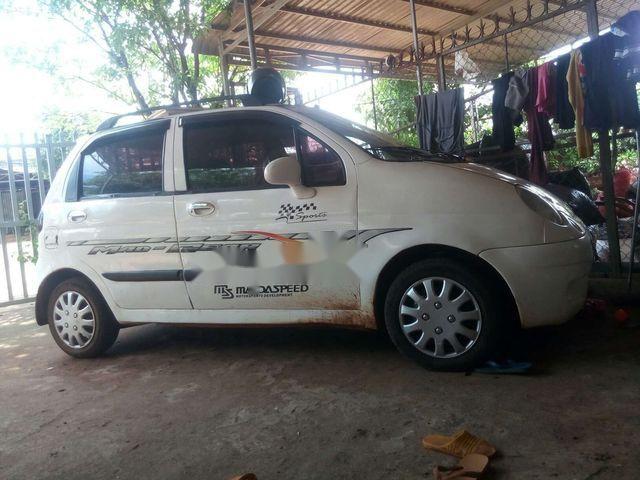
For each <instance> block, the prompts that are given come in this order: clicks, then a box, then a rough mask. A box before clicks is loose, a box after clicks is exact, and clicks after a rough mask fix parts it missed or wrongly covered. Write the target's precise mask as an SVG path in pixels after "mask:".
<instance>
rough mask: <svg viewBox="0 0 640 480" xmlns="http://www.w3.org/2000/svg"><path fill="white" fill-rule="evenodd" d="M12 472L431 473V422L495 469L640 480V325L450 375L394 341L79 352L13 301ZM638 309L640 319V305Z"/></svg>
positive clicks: (194, 338)
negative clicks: (70, 352) (478, 442)
mask: <svg viewBox="0 0 640 480" xmlns="http://www.w3.org/2000/svg"><path fill="white" fill-rule="evenodd" d="M0 314H1V315H0V371H1V374H0V405H2V410H3V412H2V415H0V478H11V479H13V478H63V477H64V478H65V479H75V478H92V479H94V478H105V479H106V478H109V479H111V478H154V479H157V478H191V479H198V478H203V479H204V478H206V479H214V480H215V479H226V478H228V477H230V476H232V475H234V474H238V473H241V472H245V471H253V472H255V473H256V474H258V477H259V479H260V480H269V479H274V480H275V479H277V480H282V479H300V478H304V479H353V478H367V479H400V478H401V479H426V478H431V477H430V475H431V474H430V472H431V469H432V467H433V465H435V464H438V463H440V464H448V463H452V461H451V460H450V459H449V458H447V457H445V456H442V455H439V454H437V453H431V452H426V451H424V450H423V449H422V447H421V446H420V439H421V437H422V436H424V435H426V434H428V433H452V432H454V431H455V430H457V429H460V428H467V429H469V430H471V431H473V432H476V433H477V434H479V435H482V436H484V437H486V438H488V439H489V440H491V441H492V442H493V443H495V444H496V446H497V447H498V448H499V450H500V452H501V455H500V457H499V458H496V459H495V461H493V462H492V470H491V472H490V474H489V475H488V476H487V478H495V479H518V480H522V479H525V480H526V479H549V478H559V479H592V478H593V479H608V478H611V479H613V478H615V479H619V478H630V479H631V478H637V475H636V474H637V471H638V470H639V469H640V456H639V455H638V454H637V444H638V443H639V441H640V433H638V432H639V431H640V430H639V427H640V416H639V415H638V413H637V408H638V405H639V403H638V402H639V399H640V368H639V367H640V353H639V351H638V347H639V345H640V341H639V340H640V329H625V328H621V327H619V326H616V325H615V324H614V322H613V321H612V320H610V319H609V318H608V317H600V318H591V319H585V318H581V319H576V320H575V321H573V322H571V323H570V324H568V325H566V326H562V327H557V328H547V329H540V330H534V331H530V332H523V333H521V334H519V335H517V336H515V337H513V338H511V339H510V341H509V355H510V356H511V357H512V358H517V359H527V360H531V361H533V362H534V369H533V371H532V373H531V374H530V375H527V376H497V375H482V374H477V373H471V374H465V373H434V372H428V371H426V370H423V369H422V368H420V367H418V366H416V365H414V364H413V363H411V362H410V361H408V360H406V359H405V358H403V357H402V356H400V354H398V353H397V352H396V351H395V349H394V348H393V346H392V345H390V343H389V342H388V341H387V340H385V339H384V338H383V337H381V336H380V335H377V334H375V333H370V332H360V331H350V330H331V329H320V328H274V329H269V328H260V329H207V328H177V327H170V326H158V325H148V326H144V327H134V328H129V329H126V330H123V331H122V332H121V335H120V337H119V339H118V342H117V343H116V345H115V346H114V347H113V348H112V349H111V350H110V351H109V353H108V355H107V356H105V357H103V358H100V359H94V360H82V361H80V360H74V359H71V358H69V357H67V356H66V355H65V354H64V353H62V352H61V351H60V350H59V349H58V348H57V346H56V345H55V344H54V342H53V341H52V340H51V338H50V337H49V332H48V330H47V329H46V328H45V327H36V326H35V323H34V321H33V315H32V306H26V307H24V306H23V307H13V308H8V309H4V310H3V311H0ZM634 315H635V313H634Z"/></svg>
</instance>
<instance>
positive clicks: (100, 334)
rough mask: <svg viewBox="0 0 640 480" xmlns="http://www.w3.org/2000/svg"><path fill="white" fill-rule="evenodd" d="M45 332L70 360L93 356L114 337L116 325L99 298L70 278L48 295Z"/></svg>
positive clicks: (104, 348)
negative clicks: (47, 330)
mask: <svg viewBox="0 0 640 480" xmlns="http://www.w3.org/2000/svg"><path fill="white" fill-rule="evenodd" d="M47 315H48V322H49V329H50V330H51V334H52V335H53V338H54V340H55V341H56V343H57V344H58V346H59V347H60V348H61V349H62V350H64V351H65V352H66V353H68V354H69V355H71V356H73V357H79V358H88V357H95V356H98V355H100V354H102V353H103V352H105V351H106V350H107V349H108V348H109V347H111V345H113V343H114V342H115V341H116V338H117V337H118V331H119V329H120V328H119V325H118V323H117V322H116V320H115V319H114V318H113V315H112V314H111V311H110V310H109V308H108V307H107V305H106V303H105V301H104V299H103V298H102V296H101V295H100V294H99V293H98V292H97V291H96V290H95V289H94V288H93V287H92V286H90V285H87V284H86V282H83V281H82V280H81V279H77V278H73V279H69V280H65V281H64V282H62V283H61V284H60V285H58V286H57V287H56V288H55V289H54V290H53V292H51V295H50V296H49V304H48V309H47Z"/></svg>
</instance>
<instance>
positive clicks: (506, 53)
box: [504, 33, 511, 72]
mask: <svg viewBox="0 0 640 480" xmlns="http://www.w3.org/2000/svg"><path fill="white" fill-rule="evenodd" d="M504 64H505V67H507V72H508V71H510V70H511V64H510V63H509V42H508V40H507V34H506V33H505V34H504Z"/></svg>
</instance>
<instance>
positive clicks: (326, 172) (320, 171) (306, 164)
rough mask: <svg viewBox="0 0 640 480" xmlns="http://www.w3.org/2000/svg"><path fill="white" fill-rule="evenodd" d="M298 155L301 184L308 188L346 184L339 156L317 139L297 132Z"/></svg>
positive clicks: (300, 131) (305, 133) (302, 132)
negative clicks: (300, 168)
mask: <svg viewBox="0 0 640 480" xmlns="http://www.w3.org/2000/svg"><path fill="white" fill-rule="evenodd" d="M298 153H299V160H300V164H301V166H302V183H303V184H304V185H306V186H308V187H326V186H336V185H345V184H346V174H345V171H344V164H343V163H342V159H341V158H340V156H339V155H338V154H337V153H336V152H334V151H333V150H332V149H331V148H330V147H328V146H327V145H325V144H324V143H322V142H321V141H320V140H318V139H317V138H315V137H313V136H312V135H310V134H308V133H307V132H304V131H302V130H299V131H298Z"/></svg>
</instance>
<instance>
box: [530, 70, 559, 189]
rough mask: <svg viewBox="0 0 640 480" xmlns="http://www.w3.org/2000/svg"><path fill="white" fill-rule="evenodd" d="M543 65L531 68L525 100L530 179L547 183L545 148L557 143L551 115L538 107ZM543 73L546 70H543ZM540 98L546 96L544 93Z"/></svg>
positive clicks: (539, 182) (542, 183)
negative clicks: (554, 137) (551, 123)
mask: <svg viewBox="0 0 640 480" xmlns="http://www.w3.org/2000/svg"><path fill="white" fill-rule="evenodd" d="M540 69H541V67H534V68H531V69H530V70H529V75H528V77H527V79H528V82H529V96H528V97H527V101H526V102H525V107H524V108H525V113H526V114H527V130H528V132H527V135H528V137H529V143H530V144H531V154H530V162H529V180H531V181H532V182H534V183H537V184H538V185H545V184H546V183H547V165H546V163H545V158H544V150H551V149H552V148H553V145H554V143H555V141H554V139H553V132H552V131H551V125H549V115H548V114H547V113H546V112H543V111H539V108H538V102H539V97H538V86H539V85H540V83H539V76H540ZM543 74H545V72H544V71H543ZM540 98H545V96H544V95H542V97H540Z"/></svg>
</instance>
